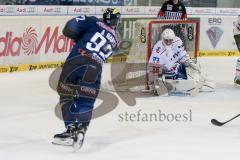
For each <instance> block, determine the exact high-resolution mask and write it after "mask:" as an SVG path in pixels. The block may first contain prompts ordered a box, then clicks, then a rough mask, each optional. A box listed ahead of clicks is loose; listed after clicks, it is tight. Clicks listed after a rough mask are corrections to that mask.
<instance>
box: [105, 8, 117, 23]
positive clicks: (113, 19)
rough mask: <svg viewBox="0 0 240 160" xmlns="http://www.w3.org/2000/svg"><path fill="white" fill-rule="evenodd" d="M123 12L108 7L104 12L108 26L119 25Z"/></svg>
mask: <svg viewBox="0 0 240 160" xmlns="http://www.w3.org/2000/svg"><path fill="white" fill-rule="evenodd" d="M120 18H121V14H120V12H119V11H118V10H117V9H116V8H107V9H106V10H105V11H104V13H103V22H104V23H106V24H107V25H108V26H116V27H117V26H118V25H119V23H120Z"/></svg>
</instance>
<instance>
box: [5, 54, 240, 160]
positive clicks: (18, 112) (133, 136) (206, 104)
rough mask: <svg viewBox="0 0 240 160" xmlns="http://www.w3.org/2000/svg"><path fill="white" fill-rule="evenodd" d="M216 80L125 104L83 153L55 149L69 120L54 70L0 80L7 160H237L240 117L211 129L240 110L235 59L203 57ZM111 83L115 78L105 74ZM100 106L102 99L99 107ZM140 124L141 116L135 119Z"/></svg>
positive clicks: (96, 127) (102, 122)
mask: <svg viewBox="0 0 240 160" xmlns="http://www.w3.org/2000/svg"><path fill="white" fill-rule="evenodd" d="M200 61H201V64H202V68H203V69H204V70H206V71H207V74H208V75H209V77H210V78H211V79H213V80H216V81H217V89H216V92H215V93H200V94H199V95H198V96H197V97H193V98H192V97H147V98H139V99H137V104H136V105H135V106H134V107H129V106H128V105H127V104H126V103H124V102H123V101H122V100H121V99H119V105H118V107H117V108H116V109H115V110H114V111H112V112H110V113H109V114H107V115H105V116H103V117H101V118H98V119H95V120H93V121H92V123H91V125H90V127H89V129H88V132H87V135H86V140H85V144H84V146H83V148H82V149H81V150H80V151H79V152H78V153H72V148H71V147H61V146H54V145H52V144H51V141H52V137H53V135H54V134H55V133H59V132H61V131H63V129H64V128H63V123H62V121H61V120H59V119H58V118H57V117H56V116H55V114H54V108H55V105H56V104H57V102H58V96H57V94H56V93H55V92H54V91H53V90H52V89H50V88H49V85H48V78H49V75H50V74H51V72H52V70H42V71H34V72H22V73H13V74H1V75H0V84H1V86H0V97H1V102H0V103H1V106H0V160H28V159H29V160H30V159H34V160H48V159H49V160H62V159H66V160H98V159H99V160H100V159H101V160H113V159H114V160H146V159H148V160H153V159H154V160H155V159H158V160H233V159H238V158H239V148H240V118H239V119H236V120H234V121H232V122H231V123H229V124H228V125H226V126H223V127H216V126H213V125H211V123H210V120H211V118H216V119H218V120H220V121H225V120H228V119H229V118H231V117H233V116H235V115H236V114H238V113H240V88H235V87H234V86H233V78H234V73H235V61H236V58H201V59H200ZM104 77H105V80H106V77H108V75H107V74H104ZM99 103H100V102H99V101H98V102H97V104H99ZM158 110H161V111H162V112H163V113H166V114H170V113H172V114H178V113H180V114H184V113H189V111H190V110H191V111H192V121H188V122H176V121H174V122H168V121H164V122H162V121H157V122H156V121H152V122H151V121H148V122H145V121H134V122H130V120H129V119H128V121H127V120H125V121H122V119H121V118H120V115H124V114H125V113H126V112H127V113H128V114H130V113H132V114H137V113H138V112H141V113H142V114H143V113H146V114H150V113H158ZM135 120H136V119H135Z"/></svg>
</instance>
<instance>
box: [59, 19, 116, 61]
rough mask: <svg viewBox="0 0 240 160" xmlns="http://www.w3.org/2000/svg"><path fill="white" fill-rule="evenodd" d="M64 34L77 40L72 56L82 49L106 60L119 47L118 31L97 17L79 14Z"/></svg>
mask: <svg viewBox="0 0 240 160" xmlns="http://www.w3.org/2000/svg"><path fill="white" fill-rule="evenodd" d="M63 34H64V35H65V36H67V37H69V38H71V39H73V40H74V41H75V44H74V46H73V49H72V50H71V52H70V55H69V57H70V58H71V57H73V56H76V55H79V51H80V50H81V51H84V52H85V53H87V54H90V55H92V56H98V57H99V58H100V59H101V60H103V61H104V62H105V61H106V60H107V58H108V57H110V56H111V55H112V54H113V52H114V51H115V50H116V49H117V48H118V47H119V34H118V32H117V31H116V30H114V29H112V28H111V27H109V26H107V25H106V24H105V23H104V22H102V21H100V20H99V19H97V18H96V17H87V16H79V17H76V18H73V19H71V20H69V21H68V22H67V24H66V25H65V27H64V29H63ZM69 57H68V58H69Z"/></svg>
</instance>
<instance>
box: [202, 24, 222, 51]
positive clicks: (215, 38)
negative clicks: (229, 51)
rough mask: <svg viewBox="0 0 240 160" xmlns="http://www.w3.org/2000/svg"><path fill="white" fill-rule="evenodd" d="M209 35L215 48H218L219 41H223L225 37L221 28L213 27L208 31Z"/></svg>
mask: <svg viewBox="0 0 240 160" xmlns="http://www.w3.org/2000/svg"><path fill="white" fill-rule="evenodd" d="M206 32H207V35H208V38H209V40H210V41H211V44H212V46H213V47H214V48H216V46H217V44H218V42H219V40H220V39H221V37H222V35H223V30H222V29H221V28H219V27H215V26H214V27H211V28H209V29H208V30H207V31H206Z"/></svg>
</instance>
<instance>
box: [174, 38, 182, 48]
mask: <svg viewBox="0 0 240 160" xmlns="http://www.w3.org/2000/svg"><path fill="white" fill-rule="evenodd" d="M173 44H174V45H176V46H178V48H181V47H183V41H182V40H181V38H179V37H178V36H176V37H175V38H174V40H173Z"/></svg>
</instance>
